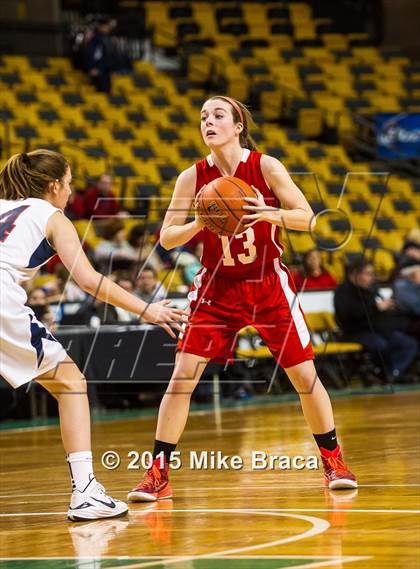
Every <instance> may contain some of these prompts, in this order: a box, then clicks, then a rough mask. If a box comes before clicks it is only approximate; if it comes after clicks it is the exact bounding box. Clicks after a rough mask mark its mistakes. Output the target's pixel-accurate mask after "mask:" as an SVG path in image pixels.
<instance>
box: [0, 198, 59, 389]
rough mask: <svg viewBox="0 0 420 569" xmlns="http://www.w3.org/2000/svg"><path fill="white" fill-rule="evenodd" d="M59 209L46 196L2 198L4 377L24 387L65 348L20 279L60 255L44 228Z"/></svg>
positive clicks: (0, 337)
mask: <svg viewBox="0 0 420 569" xmlns="http://www.w3.org/2000/svg"><path fill="white" fill-rule="evenodd" d="M56 211H61V210H60V209H58V208H56V207H54V206H53V205H51V204H50V203H49V202H47V201H46V200H42V199H37V198H28V199H25V200H18V201H12V200H2V199H0V375H2V376H3V377H4V378H5V379H6V380H7V381H8V382H9V383H10V384H11V385H12V386H13V387H19V386H20V385H23V384H25V383H27V382H29V381H31V380H32V379H34V378H35V377H37V376H39V375H41V374H42V373H45V372H47V371H49V370H52V369H53V368H55V367H56V366H57V365H58V364H59V362H61V361H63V360H64V358H65V357H66V352H65V350H64V348H63V347H62V346H61V344H60V343H59V342H57V340H56V339H55V338H54V336H53V335H52V334H51V333H50V332H49V331H48V330H47V328H45V326H44V324H42V323H41V322H39V320H37V319H36V317H35V314H34V312H33V310H32V309H31V308H29V306H26V304H25V303H26V301H27V296H26V293H25V291H24V289H23V288H22V286H21V285H20V283H22V282H24V281H26V280H29V279H30V278H32V277H33V276H34V275H35V273H36V272H37V270H38V269H39V267H41V266H42V265H44V264H45V263H46V262H47V261H48V260H49V259H50V258H51V257H53V256H54V255H55V251H54V249H53V248H52V247H51V245H50V244H49V243H48V240H47V238H46V235H45V230H46V227H47V223H48V220H49V218H50V217H51V215H52V214H53V213H55V212H56Z"/></svg>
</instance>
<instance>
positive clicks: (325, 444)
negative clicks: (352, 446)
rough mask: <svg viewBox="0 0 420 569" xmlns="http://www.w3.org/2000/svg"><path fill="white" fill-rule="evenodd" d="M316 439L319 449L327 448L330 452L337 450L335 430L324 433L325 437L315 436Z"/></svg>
mask: <svg viewBox="0 0 420 569" xmlns="http://www.w3.org/2000/svg"><path fill="white" fill-rule="evenodd" d="M314 439H315V441H316V444H317V445H318V448H321V447H322V448H326V449H327V450H329V451H333V450H335V449H336V448H337V446H338V442H337V435H336V434H335V429H333V430H332V431H330V432H329V433H324V434H323V435H314Z"/></svg>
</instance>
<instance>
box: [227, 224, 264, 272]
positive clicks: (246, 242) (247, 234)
mask: <svg viewBox="0 0 420 569" xmlns="http://www.w3.org/2000/svg"><path fill="white" fill-rule="evenodd" d="M219 237H220V240H221V242H222V248H223V265H224V266H225V267H234V266H235V264H236V261H235V259H234V258H233V257H232V252H231V250H230V242H231V240H232V239H243V243H242V245H243V248H244V253H239V255H238V256H237V259H238V261H239V262H240V263H242V264H243V265H248V264H249V263H253V262H254V261H255V259H256V258H257V248H256V247H255V245H254V242H255V233H254V230H253V228H252V227H248V229H247V230H246V231H244V232H243V233H239V234H238V235H234V236H232V237H228V236H227V235H219Z"/></svg>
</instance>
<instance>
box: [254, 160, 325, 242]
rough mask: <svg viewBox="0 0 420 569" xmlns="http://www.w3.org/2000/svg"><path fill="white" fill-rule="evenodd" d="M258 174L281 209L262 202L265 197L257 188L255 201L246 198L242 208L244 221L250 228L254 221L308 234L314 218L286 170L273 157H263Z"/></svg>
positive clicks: (313, 224) (309, 207)
mask: <svg viewBox="0 0 420 569" xmlns="http://www.w3.org/2000/svg"><path fill="white" fill-rule="evenodd" d="M261 171H262V174H263V176H264V179H265V181H266V182H267V184H268V186H269V187H270V188H271V190H272V192H273V193H274V195H275V196H276V197H277V199H278V200H279V201H280V203H281V204H282V206H283V207H281V208H274V207H270V206H268V205H266V204H265V203H264V198H263V196H262V194H261V193H260V192H259V191H258V189H257V188H254V189H255V190H257V191H256V193H257V197H256V198H245V200H246V201H247V202H248V203H249V205H248V206H244V209H246V210H248V212H249V215H246V216H244V218H243V219H244V221H247V222H248V224H249V225H253V224H254V223H256V222H257V221H268V222H270V223H274V224H276V225H280V226H281V227H285V228H287V229H295V230H298V231H310V230H311V229H313V228H314V226H315V215H314V212H313V211H312V208H311V206H310V205H309V203H308V201H307V199H306V198H305V196H304V195H303V193H302V192H301V190H300V189H299V188H298V187H297V186H296V184H295V183H294V182H293V180H292V178H291V177H290V175H289V173H288V171H287V170H286V168H285V167H284V166H283V164H282V163H281V162H279V161H278V160H277V159H276V158H273V157H272V156H267V155H266V154H263V155H262V157H261Z"/></svg>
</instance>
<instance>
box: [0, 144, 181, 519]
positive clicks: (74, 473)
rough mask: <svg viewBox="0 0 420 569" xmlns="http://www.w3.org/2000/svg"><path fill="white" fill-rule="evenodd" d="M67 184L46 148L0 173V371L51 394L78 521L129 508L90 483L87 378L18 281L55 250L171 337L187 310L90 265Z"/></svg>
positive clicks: (85, 280)
mask: <svg viewBox="0 0 420 569" xmlns="http://www.w3.org/2000/svg"><path fill="white" fill-rule="evenodd" d="M70 183H71V171H70V167H69V165H68V163H67V162H66V160H65V158H64V157H63V156H62V155H61V154H58V153H57V152H52V151H49V150H35V151H33V152H30V153H28V154H16V155H15V156H12V157H11V158H10V159H9V160H8V161H7V162H6V164H5V165H4V166H3V168H2V169H1V171H0V375H2V376H3V377H4V379H6V380H7V381H8V382H9V383H10V385H12V386H13V387H19V386H21V385H24V384H25V383H28V382H29V381H31V380H35V381H37V382H38V383H40V384H41V385H43V387H45V389H47V390H48V391H49V392H50V393H51V394H52V395H53V396H54V397H55V398H56V399H57V402H58V409H59V415H60V427H61V436H62V440H63V446H64V449H65V451H66V453H67V462H68V464H69V468H70V475H71V482H72V489H73V492H72V496H71V501H70V507H69V510H68V517H69V519H71V520H73V521H79V520H80V521H85V520H94V519H99V518H108V517H115V516H121V515H124V514H126V513H127V511H128V508H127V505H126V504H125V503H124V502H121V501H120V500H115V499H113V498H111V497H109V496H107V495H106V494H105V490H104V488H103V486H102V485H101V484H99V483H98V482H97V481H96V478H95V475H94V473H93V468H92V452H91V441H90V415H89V403H88V398H87V390H86V380H85V378H84V377H83V375H82V373H81V372H80V370H79V369H78V367H77V366H76V364H75V363H74V362H73V361H72V360H71V358H70V357H69V356H68V355H67V354H66V352H65V350H64V348H63V347H62V346H61V344H60V343H59V342H58V341H57V340H56V339H55V338H54V336H53V335H52V334H51V333H50V332H49V331H48V329H47V328H46V327H45V326H44V325H43V324H42V323H41V322H39V321H38V320H37V319H36V317H35V315H34V313H33V311H32V310H31V309H30V308H29V307H28V306H25V303H26V300H27V296H26V292H25V290H24V289H23V287H22V283H23V282H24V281H25V280H28V279H30V278H31V277H32V276H33V275H34V274H35V273H36V271H37V270H38V269H39V267H41V266H42V265H43V264H44V263H46V262H47V261H48V259H50V258H51V257H52V256H53V255H55V253H57V254H58V255H59V256H60V259H61V261H62V262H63V264H64V265H65V266H66V268H67V269H68V271H69V272H70V273H71V275H72V277H73V278H74V280H75V281H76V282H77V284H78V285H79V286H80V288H82V289H83V290H84V291H86V292H87V293H89V294H92V295H94V296H96V297H97V298H98V299H100V300H102V301H104V302H108V303H110V304H114V305H115V306H118V307H120V308H123V309H125V310H128V311H130V312H133V313H135V314H138V315H139V316H142V317H143V318H144V319H145V320H146V321H148V322H153V323H156V324H159V325H160V326H162V328H164V329H165V330H166V331H167V332H168V333H169V334H170V335H171V336H172V337H174V338H175V334H174V332H173V330H172V329H171V326H172V327H174V328H176V329H178V330H180V329H181V326H180V320H182V319H183V318H186V317H187V315H186V313H185V312H183V311H182V310H178V309H173V308H170V307H168V306H167V304H168V302H169V301H166V300H164V301H161V302H159V303H154V304H149V305H148V304H146V303H145V302H143V301H142V300H141V299H139V298H137V297H135V296H134V295H131V294H130V293H128V292H127V291H125V290H124V289H122V288H121V287H119V286H118V285H117V284H115V283H114V282H112V281H111V280H110V279H108V278H106V277H104V276H103V275H100V274H99V273H98V272H97V271H95V269H94V268H93V267H92V265H91V264H90V263H89V261H88V259H87V257H86V255H85V254H84V252H83V250H82V248H81V246H80V241H79V238H78V236H77V233H76V230H75V228H74V226H73V224H72V223H71V222H70V220H69V219H67V217H65V215H64V214H63V210H64V208H65V207H66V204H67V201H68V198H69V196H70V194H71V189H70Z"/></svg>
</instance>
